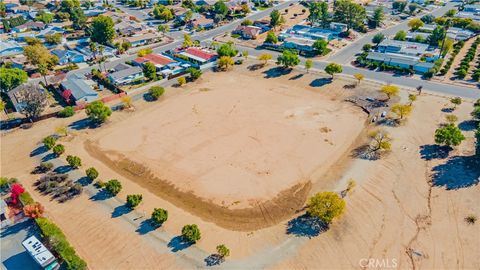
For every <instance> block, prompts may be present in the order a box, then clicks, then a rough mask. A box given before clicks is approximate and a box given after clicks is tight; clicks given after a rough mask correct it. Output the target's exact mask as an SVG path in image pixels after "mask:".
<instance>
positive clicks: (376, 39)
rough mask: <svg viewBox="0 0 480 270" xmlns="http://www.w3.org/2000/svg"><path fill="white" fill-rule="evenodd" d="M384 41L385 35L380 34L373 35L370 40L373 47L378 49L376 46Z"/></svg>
mask: <svg viewBox="0 0 480 270" xmlns="http://www.w3.org/2000/svg"><path fill="white" fill-rule="evenodd" d="M384 39H385V35H384V34H382V33H378V34H375V36H373V38H372V42H373V43H374V44H375V46H377V47H378V44H380V43H381V42H382V41H383V40H384Z"/></svg>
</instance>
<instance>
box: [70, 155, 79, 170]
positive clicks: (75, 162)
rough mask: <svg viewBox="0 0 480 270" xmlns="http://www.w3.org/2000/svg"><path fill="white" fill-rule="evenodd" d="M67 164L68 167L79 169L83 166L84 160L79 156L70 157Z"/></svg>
mask: <svg viewBox="0 0 480 270" xmlns="http://www.w3.org/2000/svg"><path fill="white" fill-rule="evenodd" d="M67 162H68V165H70V167H72V168H74V169H78V167H80V166H82V160H81V159H80V158H79V157H77V156H71V155H68V156H67Z"/></svg>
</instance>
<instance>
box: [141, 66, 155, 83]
mask: <svg viewBox="0 0 480 270" xmlns="http://www.w3.org/2000/svg"><path fill="white" fill-rule="evenodd" d="M143 75H144V76H145V77H147V78H148V79H149V80H155V79H156V78H157V68H156V67H155V65H154V64H152V63H150V62H147V63H145V64H144V65H143Z"/></svg>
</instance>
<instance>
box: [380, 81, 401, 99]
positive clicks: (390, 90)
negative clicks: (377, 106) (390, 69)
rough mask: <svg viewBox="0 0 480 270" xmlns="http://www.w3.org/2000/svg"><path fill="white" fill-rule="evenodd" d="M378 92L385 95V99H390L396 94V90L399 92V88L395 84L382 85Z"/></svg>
mask: <svg viewBox="0 0 480 270" xmlns="http://www.w3.org/2000/svg"><path fill="white" fill-rule="evenodd" d="M380 92H382V93H384V94H385V95H387V100H390V99H391V98H392V97H394V96H398V92H400V89H399V88H398V86H395V85H384V86H382V89H381V90H380Z"/></svg>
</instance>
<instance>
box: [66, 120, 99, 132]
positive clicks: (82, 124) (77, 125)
mask: <svg viewBox="0 0 480 270" xmlns="http://www.w3.org/2000/svg"><path fill="white" fill-rule="evenodd" d="M69 127H70V128H71V129H74V130H82V129H86V128H96V127H98V124H96V123H94V122H92V121H91V120H90V119H88V118H84V119H81V120H78V121H75V122H73V123H71V124H70V125H69Z"/></svg>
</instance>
